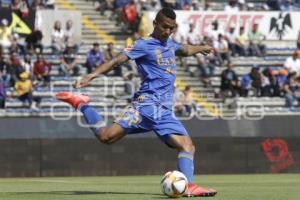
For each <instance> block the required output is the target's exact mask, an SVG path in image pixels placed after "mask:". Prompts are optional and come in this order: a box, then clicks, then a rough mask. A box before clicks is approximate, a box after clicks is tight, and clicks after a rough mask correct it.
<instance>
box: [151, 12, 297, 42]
mask: <svg viewBox="0 0 300 200" xmlns="http://www.w3.org/2000/svg"><path fill="white" fill-rule="evenodd" d="M176 14H177V20H176V21H177V24H178V25H179V30H180V32H181V33H188V31H189V25H190V24H194V25H195V26H196V27H195V28H196V30H197V32H198V33H200V34H201V35H209V31H210V30H211V29H212V22H213V21H218V22H219V28H220V29H222V30H224V32H226V31H228V30H229V28H230V27H234V28H235V33H238V31H239V28H240V27H244V28H245V31H246V33H248V32H249V30H250V29H251V27H252V26H253V24H258V30H259V31H260V32H261V33H263V34H264V35H265V36H266V39H267V40H296V39H297V37H298V33H299V30H300V23H297V19H299V18H300V12H232V13H226V12H203V11H176ZM146 15H147V17H148V19H149V22H150V24H152V21H153V19H154V18H155V15H156V13H155V12H148V13H147V14H146Z"/></svg>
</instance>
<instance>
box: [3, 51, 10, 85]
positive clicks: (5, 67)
mask: <svg viewBox="0 0 300 200" xmlns="http://www.w3.org/2000/svg"><path fill="white" fill-rule="evenodd" d="M9 68H10V67H9V63H8V62H7V61H6V60H5V58H4V56H3V54H2V53H1V52H0V73H1V78H2V80H3V81H5V87H9V86H10V79H11V76H10V74H9V73H7V72H8V71H9Z"/></svg>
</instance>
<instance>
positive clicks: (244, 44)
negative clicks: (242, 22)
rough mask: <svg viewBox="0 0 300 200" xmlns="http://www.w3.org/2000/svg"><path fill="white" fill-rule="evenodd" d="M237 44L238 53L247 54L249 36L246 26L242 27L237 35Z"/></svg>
mask: <svg viewBox="0 0 300 200" xmlns="http://www.w3.org/2000/svg"><path fill="white" fill-rule="evenodd" d="M235 46H236V50H237V52H238V54H239V55H240V56H246V55H247V48H248V37H247V34H246V33H245V29H244V27H240V33H239V35H238V36H237V37H236V41H235Z"/></svg>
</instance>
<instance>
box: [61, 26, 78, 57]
mask: <svg viewBox="0 0 300 200" xmlns="http://www.w3.org/2000/svg"><path fill="white" fill-rule="evenodd" d="M70 44H74V46H73V51H74V52H75V53H78V49H79V44H78V41H76V39H75V33H74V28H73V21H72V20H68V21H67V22H66V28H65V30H64V45H65V46H67V45H70Z"/></svg>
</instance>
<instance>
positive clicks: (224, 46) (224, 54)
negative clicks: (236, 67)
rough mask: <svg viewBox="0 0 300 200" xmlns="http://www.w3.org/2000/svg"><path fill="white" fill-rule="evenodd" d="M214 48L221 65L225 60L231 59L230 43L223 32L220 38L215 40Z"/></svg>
mask: <svg viewBox="0 0 300 200" xmlns="http://www.w3.org/2000/svg"><path fill="white" fill-rule="evenodd" d="M214 49H215V51H216V55H217V57H218V59H219V61H220V63H221V65H223V63H224V61H227V62H229V61H230V58H229V48H228V43H227V41H226V40H225V38H224V37H223V35H222V34H219V37H218V40H217V41H215V42H214Z"/></svg>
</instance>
